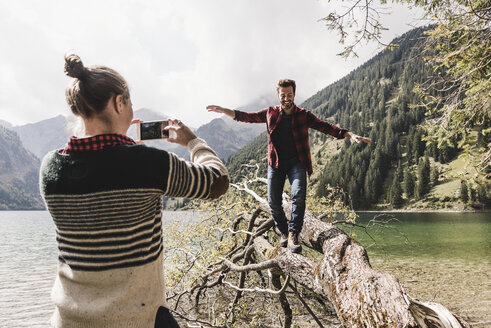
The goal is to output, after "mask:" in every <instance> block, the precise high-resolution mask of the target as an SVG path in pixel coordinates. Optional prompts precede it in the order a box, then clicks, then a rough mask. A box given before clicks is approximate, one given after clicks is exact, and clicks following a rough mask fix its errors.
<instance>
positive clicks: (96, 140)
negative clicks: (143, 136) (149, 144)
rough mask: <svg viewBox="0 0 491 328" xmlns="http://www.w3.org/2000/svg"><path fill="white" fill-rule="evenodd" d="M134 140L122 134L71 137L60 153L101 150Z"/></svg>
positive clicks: (130, 142) (129, 143) (131, 142)
mask: <svg viewBox="0 0 491 328" xmlns="http://www.w3.org/2000/svg"><path fill="white" fill-rule="evenodd" d="M134 144H135V141H134V140H133V139H131V138H129V137H127V136H124V135H122V134H116V133H114V134H99V135H96V136H93V137H87V138H77V137H71V138H70V140H69V141H68V144H67V145H66V146H65V148H63V149H61V150H60V151H59V152H60V154H66V155H70V154H73V153H77V152H84V151H94V150H102V149H105V148H111V147H116V146H119V145H134Z"/></svg>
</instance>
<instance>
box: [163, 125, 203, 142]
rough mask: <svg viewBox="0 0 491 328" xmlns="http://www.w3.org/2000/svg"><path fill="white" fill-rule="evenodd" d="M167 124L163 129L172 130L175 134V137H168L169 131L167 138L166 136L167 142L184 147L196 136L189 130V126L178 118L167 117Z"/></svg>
mask: <svg viewBox="0 0 491 328" xmlns="http://www.w3.org/2000/svg"><path fill="white" fill-rule="evenodd" d="M168 121H169V125H168V126H166V127H165V128H164V129H165V130H169V131H173V132H174V134H175V138H171V137H170V135H171V134H170V133H169V138H166V139H165V140H167V141H168V142H172V143H177V144H179V145H181V146H184V147H186V146H187V145H188V143H189V142H190V141H191V140H193V139H195V138H196V135H195V134H194V133H193V131H191V129H190V128H188V127H187V126H186V125H184V123H182V122H181V121H179V120H174V119H169V120H168Z"/></svg>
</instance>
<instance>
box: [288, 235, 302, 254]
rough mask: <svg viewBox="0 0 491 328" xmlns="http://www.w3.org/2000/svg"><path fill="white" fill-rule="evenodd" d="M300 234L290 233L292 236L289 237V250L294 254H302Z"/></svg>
mask: <svg viewBox="0 0 491 328" xmlns="http://www.w3.org/2000/svg"><path fill="white" fill-rule="evenodd" d="M299 234H300V232H298V231H290V234H289V235H288V248H289V249H290V250H291V251H292V253H300V252H302V246H300V242H299V241H298V235H299Z"/></svg>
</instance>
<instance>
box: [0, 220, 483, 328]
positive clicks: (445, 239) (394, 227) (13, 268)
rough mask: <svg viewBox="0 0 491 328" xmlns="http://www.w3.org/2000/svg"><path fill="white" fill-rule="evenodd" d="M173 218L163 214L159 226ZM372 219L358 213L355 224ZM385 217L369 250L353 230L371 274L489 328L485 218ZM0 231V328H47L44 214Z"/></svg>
mask: <svg viewBox="0 0 491 328" xmlns="http://www.w3.org/2000/svg"><path fill="white" fill-rule="evenodd" d="M173 215H174V213H172V212H166V213H164V221H165V218H170V217H172V216H173ZM374 216H376V214H374V213H362V214H361V217H360V220H359V222H360V223H367V222H368V221H369V220H370V219H372V218H373V217H374ZM392 216H394V217H396V218H397V219H398V220H399V221H392V222H391V223H390V227H389V228H382V226H380V225H378V224H370V226H371V228H370V229H369V232H370V234H371V235H372V236H373V238H374V239H375V241H376V244H373V240H371V239H370V238H369V237H368V236H367V235H366V234H365V233H364V231H363V230H361V229H359V228H355V229H354V230H353V233H354V234H356V237H355V238H356V239H358V240H359V241H360V242H361V243H362V244H363V245H365V246H366V247H368V254H369V257H370V261H371V263H372V266H373V267H375V268H376V269H382V270H385V271H389V272H391V273H393V274H394V275H396V276H397V277H398V278H399V279H400V281H401V283H402V284H403V285H404V286H405V287H406V289H407V290H408V292H409V294H410V295H411V296H413V297H416V298H418V299H420V300H423V301H435V302H439V303H442V304H444V305H445V306H446V307H448V308H449V309H450V310H452V311H455V312H457V313H459V314H460V315H462V316H463V317H465V318H466V319H468V320H469V321H470V322H472V323H475V326H476V327H491V214H490V213H394V214H392ZM384 218H385V219H388V218H389V217H388V216H387V215H385V216H384V217H380V216H379V217H378V218H377V220H378V221H380V220H382V219H384ZM0 227H1V229H0V327H8V328H14V327H31V328H33V327H48V320H49V317H50V315H51V313H52V311H53V306H52V304H51V300H50V291H51V286H52V284H53V281H54V276H55V273H56V264H57V249H56V242H55V231H54V225H53V223H52V221H51V218H50V216H49V214H48V212H44V211H39V212H38V211H26V212H23V211H19V212H11V211H3V212H2V211H0Z"/></svg>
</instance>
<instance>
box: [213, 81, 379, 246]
mask: <svg viewBox="0 0 491 328" xmlns="http://www.w3.org/2000/svg"><path fill="white" fill-rule="evenodd" d="M295 89H296V85H295V81H293V80H290V79H284V80H280V81H279V82H278V85H277V87H276V91H277V93H278V98H279V100H280V104H281V105H280V106H270V107H268V108H264V109H261V110H260V111H258V112H255V113H246V112H241V111H238V110H232V109H228V108H223V107H220V106H216V105H209V106H207V107H206V109H208V111H211V112H217V113H222V114H225V115H227V116H230V117H231V118H233V119H234V120H236V121H239V122H248V123H266V126H267V131H268V203H269V207H270V209H271V216H272V217H273V219H274V222H275V225H276V227H277V228H278V230H279V231H280V233H281V239H280V245H281V247H287V245H288V248H289V249H290V250H291V251H292V252H294V253H300V252H301V251H302V246H300V243H299V241H298V236H299V234H300V231H301V230H302V225H303V218H304V213H305V198H306V195H307V191H306V189H307V176H306V173H308V174H309V175H310V174H312V161H311V158H310V147H309V134H308V132H309V128H313V129H315V130H318V131H320V132H322V133H325V134H330V135H331V136H333V137H335V138H338V139H343V138H351V139H353V140H354V141H356V142H360V141H363V142H366V143H369V142H370V141H371V140H370V139H369V138H364V137H360V136H358V135H356V134H353V133H351V132H349V131H348V130H345V129H341V128H339V127H338V126H336V125H334V124H331V123H329V122H326V121H323V120H321V119H319V118H318V117H316V116H315V115H314V114H312V113H311V112H310V111H308V110H307V109H305V108H300V107H297V106H296V105H295V103H294V102H293V101H294V99H295ZM287 177H288V180H289V181H290V185H291V194H292V195H291V197H292V215H291V220H290V222H289V224H287V220H286V216H285V212H284V211H283V207H282V193H283V187H284V185H285V180H286V178H287Z"/></svg>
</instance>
